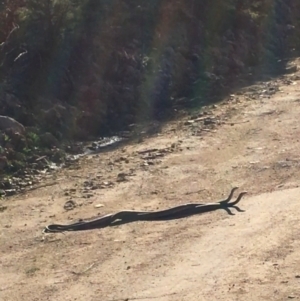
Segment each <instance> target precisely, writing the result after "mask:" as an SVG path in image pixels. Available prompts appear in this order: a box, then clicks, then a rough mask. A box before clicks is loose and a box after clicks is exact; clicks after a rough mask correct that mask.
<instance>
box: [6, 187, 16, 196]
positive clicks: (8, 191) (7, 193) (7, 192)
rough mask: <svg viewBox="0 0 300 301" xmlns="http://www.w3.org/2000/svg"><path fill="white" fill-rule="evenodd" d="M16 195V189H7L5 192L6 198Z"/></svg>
mask: <svg viewBox="0 0 300 301" xmlns="http://www.w3.org/2000/svg"><path fill="white" fill-rule="evenodd" d="M16 193H17V190H16V189H6V190H5V195H6V196H12V195H15V194H16Z"/></svg>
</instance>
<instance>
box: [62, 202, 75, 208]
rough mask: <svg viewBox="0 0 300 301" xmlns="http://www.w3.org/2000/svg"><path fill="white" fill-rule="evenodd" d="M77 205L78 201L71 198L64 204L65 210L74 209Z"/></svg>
mask: <svg viewBox="0 0 300 301" xmlns="http://www.w3.org/2000/svg"><path fill="white" fill-rule="evenodd" d="M75 207H76V203H75V202H74V201H73V200H69V201H67V202H66V203H65V204H64V209H65V210H73V209H74V208H75Z"/></svg>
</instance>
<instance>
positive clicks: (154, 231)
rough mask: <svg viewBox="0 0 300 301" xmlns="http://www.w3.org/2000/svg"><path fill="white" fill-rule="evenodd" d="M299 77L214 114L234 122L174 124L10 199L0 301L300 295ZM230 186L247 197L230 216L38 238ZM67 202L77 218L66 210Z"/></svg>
mask: <svg viewBox="0 0 300 301" xmlns="http://www.w3.org/2000/svg"><path fill="white" fill-rule="evenodd" d="M296 63H299V62H296ZM299 78H300V77H297V76H295V75H293V74H290V75H287V76H285V77H282V78H280V79H273V80H271V81H270V83H275V82H276V83H277V84H279V88H280V90H279V91H278V92H277V93H275V94H274V95H271V96H270V97H269V98H268V97H265V96H267V95H265V94H263V93H264V92H262V95H261V96H258V97H256V98H255V99H249V94H247V93H246V92H243V91H241V92H239V93H237V94H236V95H235V96H232V97H231V100H230V101H224V103H222V104H220V105H218V106H217V107H215V108H208V109H207V110H209V111H211V112H212V113H213V115H214V116H217V117H218V118H219V119H220V120H226V122H225V123H223V124H221V125H218V126H216V127H215V129H212V130H210V131H209V130H207V131H201V130H199V131H200V133H199V134H198V135H192V132H195V129H197V122H195V123H191V124H190V125H185V123H186V121H187V120H188V119H189V118H186V117H185V118H183V119H182V120H178V121H176V122H175V121H174V122H170V123H169V124H167V125H166V126H165V127H164V129H163V131H162V133H161V134H160V135H156V136H155V137H152V138H149V139H147V140H145V141H144V142H142V143H139V144H131V145H127V146H124V147H122V148H121V149H118V150H114V151H111V152H106V153H100V154H97V155H91V156H87V157H84V158H83V159H82V160H80V162H79V163H78V164H77V165H76V166H73V167H72V168H69V169H64V170H60V171H58V172H57V173H55V174H53V175H52V176H51V178H49V179H48V180H47V181H48V182H45V184H47V186H44V187H42V188H39V189H36V190H33V191H31V192H29V193H27V194H23V195H19V196H15V197H11V198H8V199H6V200H5V201H4V202H5V205H6V206H7V207H8V208H7V210H5V211H3V212H0V226H1V233H0V254H1V257H0V266H1V273H0V300H5V301H10V300H11V301H18V300H20V301H21V300H22V301H34V300H55V301H65V300H72V301H73V300H85V301H96V300H101V301H110V300H147V299H150V300H151V299H153V300H157V301H167V300H175V301H176V300H178V301H179V300H246V301H247V300H286V299H296V300H298V299H300V257H299V248H300V239H299V237H300V228H299V222H300V206H299V201H300V187H299V184H300V180H299V179H300V154H299V147H300V143H299V139H300V123H299V116H300V81H299V80H298V79H299ZM249 89H250V91H251V89H254V90H255V89H256V88H255V87H248V90H247V91H249ZM153 148H156V149H161V151H160V152H159V154H157V152H156V155H155V156H156V158H154V159H153V160H152V161H147V160H146V159H145V158H143V155H144V154H143V151H144V150H149V149H153ZM147 162H148V163H149V162H150V163H149V164H147ZM119 173H125V174H126V179H127V180H126V181H121V182H118V181H117V179H118V174H119ZM119 178H120V176H119ZM110 182H112V184H111V185H110V184H109V183H110ZM99 185H100V186H99ZM101 185H102V186H101ZM93 186H95V187H93ZM233 186H239V187H240V189H239V191H242V190H247V191H248V194H247V195H246V197H245V199H243V200H242V201H241V203H240V208H241V209H243V210H245V211H244V212H242V213H240V212H236V211H234V210H233V213H234V214H235V215H233V216H230V215H228V214H227V213H226V212H225V211H215V212H211V213H205V214H202V215H195V216H192V217H188V218H185V219H180V220H173V221H164V222H135V223H129V224H125V225H121V226H116V227H111V228H105V229H100V230H91V231H84V232H73V233H72V232H68V233H65V234H48V235H45V236H43V235H42V229H43V227H44V226H46V225H48V224H51V223H70V222H71V221H73V220H78V219H80V218H92V217H95V216H97V215H102V214H107V213H112V212H115V211H119V210H122V209H136V210H144V209H145V210H157V209H164V208H169V207H172V206H176V205H178V204H183V203H189V202H199V203H206V202H212V201H219V200H221V199H222V198H223V197H224V196H226V195H227V194H228V193H229V191H230V189H231V188H232V187H233ZM99 187H100V188H99ZM101 187H102V188H101ZM103 187H104V188H103ZM69 200H73V201H74V203H75V204H76V206H75V208H74V209H73V210H65V209H64V205H65V203H66V202H67V201H69Z"/></svg>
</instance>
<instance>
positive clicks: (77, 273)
mask: <svg viewBox="0 0 300 301" xmlns="http://www.w3.org/2000/svg"><path fill="white" fill-rule="evenodd" d="M95 264H96V262H93V263H92V264H91V265H90V266H89V267H87V268H86V269H85V270H83V271H81V272H74V271H70V272H71V273H72V274H74V275H77V276H80V275H83V274H85V273H86V272H88V271H89V270H90V269H92V268H93V267H94V266H95Z"/></svg>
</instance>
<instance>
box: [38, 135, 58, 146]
mask: <svg viewBox="0 0 300 301" xmlns="http://www.w3.org/2000/svg"><path fill="white" fill-rule="evenodd" d="M40 139H41V143H42V144H43V145H44V146H46V147H53V146H59V142H58V140H57V139H56V138H55V137H54V135H52V134H51V133H49V132H46V133H45V134H43V135H41V137H40Z"/></svg>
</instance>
